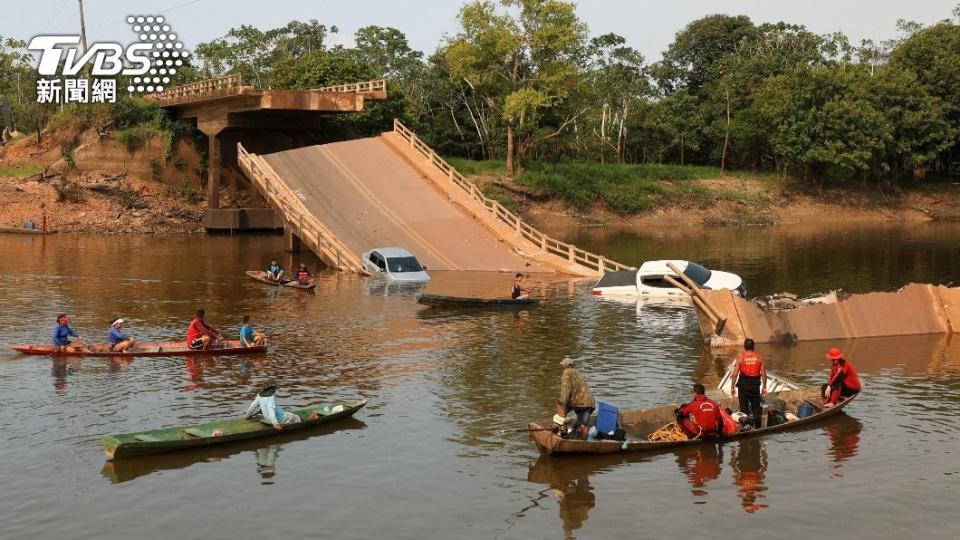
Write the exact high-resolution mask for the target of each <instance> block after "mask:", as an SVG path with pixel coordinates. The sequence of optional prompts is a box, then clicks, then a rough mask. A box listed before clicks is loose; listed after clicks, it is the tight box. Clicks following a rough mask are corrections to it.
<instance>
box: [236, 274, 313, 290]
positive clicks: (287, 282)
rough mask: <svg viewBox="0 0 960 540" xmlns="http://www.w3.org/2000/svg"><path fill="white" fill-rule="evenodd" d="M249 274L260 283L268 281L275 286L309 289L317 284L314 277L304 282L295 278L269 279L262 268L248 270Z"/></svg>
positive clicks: (268, 283) (267, 282)
mask: <svg viewBox="0 0 960 540" xmlns="http://www.w3.org/2000/svg"><path fill="white" fill-rule="evenodd" d="M247 275H248V276H250V279H253V280H256V281H259V282H260V283H266V284H267V285H273V286H274V287H291V288H294V289H302V290H309V289H312V288H314V287H316V286H317V280H316V279H314V278H310V281H308V282H307V283H306V284H303V283H300V282H299V281H297V280H295V279H281V280H280V281H274V280H272V279H267V273H266V272H264V271H262V270H247Z"/></svg>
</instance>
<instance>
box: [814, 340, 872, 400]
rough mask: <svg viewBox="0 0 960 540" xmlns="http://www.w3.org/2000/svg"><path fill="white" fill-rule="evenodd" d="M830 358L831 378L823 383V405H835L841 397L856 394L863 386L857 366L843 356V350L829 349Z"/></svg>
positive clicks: (828, 356) (828, 355)
mask: <svg viewBox="0 0 960 540" xmlns="http://www.w3.org/2000/svg"><path fill="white" fill-rule="evenodd" d="M827 359H828V360H830V380H829V382H827V384H825V385H823V405H824V406H825V407H833V406H834V405H836V404H837V402H838V401H840V398H845V397H850V396H855V395H857V394H858V393H859V392H860V389H861V388H863V385H861V384H860V376H859V375H858V374H857V368H855V367H853V364H851V363H850V362H849V361H848V360H847V359H845V358H844V357H843V351H841V350H840V349H838V348H836V347H833V348H832V349H830V350H829V351H827Z"/></svg>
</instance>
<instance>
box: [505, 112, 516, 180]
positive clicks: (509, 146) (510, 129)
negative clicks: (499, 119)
mask: <svg viewBox="0 0 960 540" xmlns="http://www.w3.org/2000/svg"><path fill="white" fill-rule="evenodd" d="M515 152H516V149H515V148H514V145H513V124H512V123H510V122H507V177H508V178H513V155H514V153H515Z"/></svg>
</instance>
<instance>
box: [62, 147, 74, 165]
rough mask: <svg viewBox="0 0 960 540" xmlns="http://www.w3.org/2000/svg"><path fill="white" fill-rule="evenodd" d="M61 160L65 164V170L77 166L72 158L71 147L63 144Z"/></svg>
mask: <svg viewBox="0 0 960 540" xmlns="http://www.w3.org/2000/svg"><path fill="white" fill-rule="evenodd" d="M62 155H63V162H64V163H66V164H67V170H68V171H72V170H74V169H76V168H77V162H76V161H75V159H74V154H73V147H72V146H65V147H64V148H63V152H62Z"/></svg>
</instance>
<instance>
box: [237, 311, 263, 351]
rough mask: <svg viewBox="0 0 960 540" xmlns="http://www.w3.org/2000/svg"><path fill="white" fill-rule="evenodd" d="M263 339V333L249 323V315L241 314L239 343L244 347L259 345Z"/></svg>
mask: <svg viewBox="0 0 960 540" xmlns="http://www.w3.org/2000/svg"><path fill="white" fill-rule="evenodd" d="M264 341H265V339H264V337H263V334H261V333H260V332H257V331H256V330H254V329H253V325H252V324H250V316H249V315H244V316H243V326H241V327H240V344H241V345H243V346H244V347H260V346H262V345H263V343H264Z"/></svg>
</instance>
